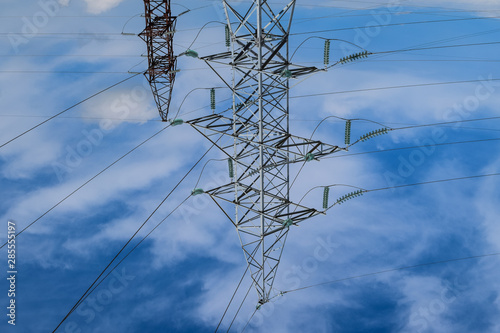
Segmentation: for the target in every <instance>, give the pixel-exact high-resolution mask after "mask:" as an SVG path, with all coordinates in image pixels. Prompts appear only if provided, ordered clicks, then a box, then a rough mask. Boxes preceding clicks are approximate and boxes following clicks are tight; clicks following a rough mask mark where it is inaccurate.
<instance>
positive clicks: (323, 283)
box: [283, 253, 500, 294]
mask: <svg viewBox="0 0 500 333" xmlns="http://www.w3.org/2000/svg"><path fill="white" fill-rule="evenodd" d="M493 256H500V253H491V254H483V255H478V256H471V257H465V258H456V259H448V260H441V261H434V262H429V263H424V264H418V265H412V266H404V267H398V268H392V269H386V270H383V271H378V272H373V273H367V274H362V275H356V276H350V277H346V278H342V279H337V280H331V281H326V282H322V283H317V284H313V285H310V286H305V287H301V288H297V289H291V290H287V291H283V294H288V293H291V292H294V291H299V290H304V289H309V288H313V287H318V286H324V285H327V284H332V283H337V282H344V281H348V280H354V279H359V278H363V277H368V276H374V275H379V274H384V273H390V272H396V271H401V270H406V269H412V268H418V267H424V266H430V265H438V264H444V263H449V262H456V261H464V260H472V259H480V258H486V257H493Z"/></svg>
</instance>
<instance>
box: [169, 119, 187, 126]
mask: <svg viewBox="0 0 500 333" xmlns="http://www.w3.org/2000/svg"><path fill="white" fill-rule="evenodd" d="M182 124H184V120H182V119H174V120H171V121H170V125H171V126H179V125H182Z"/></svg>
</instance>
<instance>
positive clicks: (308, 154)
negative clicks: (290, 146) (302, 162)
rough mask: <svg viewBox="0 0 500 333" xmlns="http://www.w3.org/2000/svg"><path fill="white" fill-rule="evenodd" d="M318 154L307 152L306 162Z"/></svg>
mask: <svg viewBox="0 0 500 333" xmlns="http://www.w3.org/2000/svg"><path fill="white" fill-rule="evenodd" d="M315 157H316V156H315V155H314V154H313V153H307V154H306V162H311V161H312V160H314V158H315Z"/></svg>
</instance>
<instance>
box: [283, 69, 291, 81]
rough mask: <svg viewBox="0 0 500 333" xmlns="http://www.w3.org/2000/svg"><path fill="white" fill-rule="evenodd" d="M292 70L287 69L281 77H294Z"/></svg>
mask: <svg viewBox="0 0 500 333" xmlns="http://www.w3.org/2000/svg"><path fill="white" fill-rule="evenodd" d="M292 75H293V74H292V72H291V71H290V70H288V69H285V70H284V71H283V72H281V77H286V78H287V79H289V78H291V77H292Z"/></svg>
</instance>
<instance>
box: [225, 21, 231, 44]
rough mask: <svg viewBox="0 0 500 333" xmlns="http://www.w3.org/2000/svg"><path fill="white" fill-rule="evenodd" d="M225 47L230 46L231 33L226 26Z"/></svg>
mask: <svg viewBox="0 0 500 333" xmlns="http://www.w3.org/2000/svg"><path fill="white" fill-rule="evenodd" d="M226 46H227V47H230V46H231V31H230V30H229V25H227V24H226Z"/></svg>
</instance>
